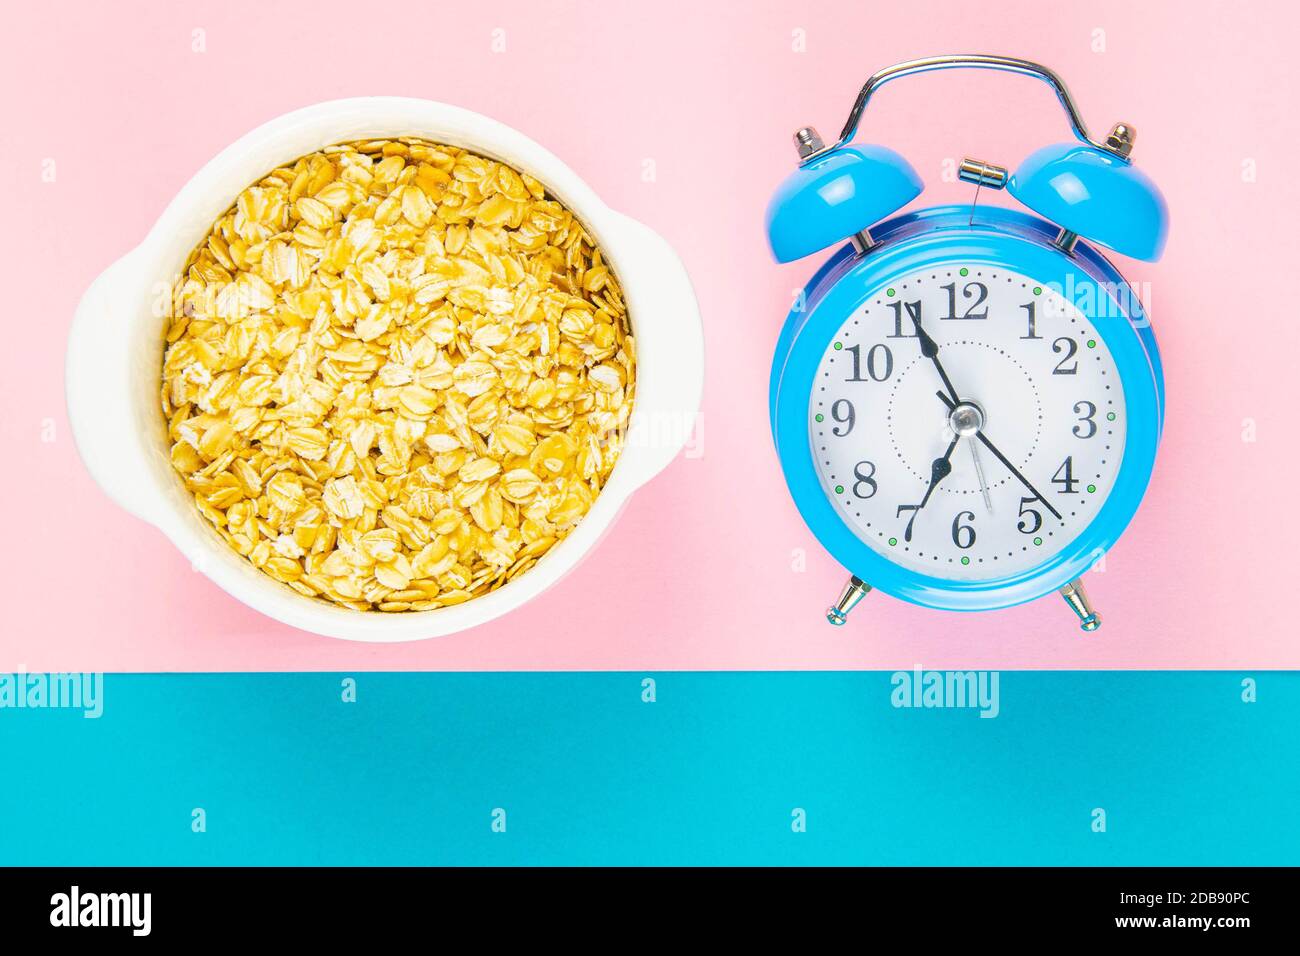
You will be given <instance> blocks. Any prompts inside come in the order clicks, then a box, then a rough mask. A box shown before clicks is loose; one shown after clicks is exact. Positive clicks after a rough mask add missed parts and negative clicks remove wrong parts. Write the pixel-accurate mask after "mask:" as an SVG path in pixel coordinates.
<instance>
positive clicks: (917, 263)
mask: <svg viewBox="0 0 1300 956" xmlns="http://www.w3.org/2000/svg"><path fill="white" fill-rule="evenodd" d="M1016 218H1017V219H1019V218H1021V217H1020V216H1017V217H1016ZM1023 219H1025V220H1031V219H1032V217H1027V216H1026V217H1023ZM1007 225H1008V226H1011V225H1013V223H1011V222H1008V223H1007ZM1086 252H1091V250H1086ZM842 255H844V253H843V250H841V253H840V254H839V255H837V256H836V257H835V259H834V260H833V261H837V262H838V261H842V260H841V256H842ZM1090 260H1091V261H1090ZM941 264H942V265H943V266H944V267H945V268H951V267H956V266H981V265H983V266H989V267H991V268H1002V269H1007V270H1010V271H1015V272H1019V273H1021V274H1023V275H1025V276H1027V277H1030V278H1032V279H1034V281H1036V282H1038V283H1040V284H1041V285H1043V286H1045V287H1049V286H1050V287H1052V288H1054V289H1055V290H1056V291H1064V290H1073V291H1074V295H1073V299H1074V301H1075V305H1076V306H1077V307H1078V308H1079V309H1080V311H1081V312H1083V314H1084V315H1085V316H1087V317H1088V319H1089V320H1090V321H1091V322H1092V323H1093V326H1094V328H1095V329H1096V331H1097V334H1098V335H1099V336H1100V337H1101V338H1102V340H1103V341H1105V343H1106V345H1107V347H1108V348H1109V349H1110V351H1111V354H1112V356H1113V357H1114V359H1115V364H1116V366H1117V368H1118V371H1119V379H1120V384H1121V387H1122V389H1123V394H1124V402H1125V418H1126V419H1127V425H1128V432H1127V436H1126V439H1125V446H1124V455H1123V458H1122V459H1121V461H1120V467H1119V471H1118V472H1117V474H1116V477H1115V484H1114V487H1113V488H1112V490H1111V492H1110V495H1109V496H1108V497H1107V499H1106V501H1105V503H1104V504H1103V505H1102V508H1101V510H1100V511H1099V512H1098V513H1097V514H1096V516H1095V517H1094V518H1093V520H1092V521H1091V522H1089V523H1088V525H1086V526H1085V527H1084V529H1083V530H1082V531H1081V532H1080V533H1079V534H1078V535H1076V536H1075V538H1074V539H1073V540H1072V541H1070V542H1069V543H1068V544H1067V545H1066V546H1065V547H1064V548H1062V549H1061V550H1060V551H1059V552H1057V553H1056V554H1055V555H1053V556H1052V557H1050V558H1048V559H1047V560H1046V561H1045V562H1044V563H1042V564H1040V565H1037V566H1036V567H1034V568H1031V569H1029V570H1027V571H1024V572H1021V573H1018V574H1015V575H1010V576H1007V577H1002V578H994V579H989V580H986V581H951V580H948V579H944V578H939V577H935V576H932V575H926V574H922V573H920V572H917V571H912V570H909V569H906V568H903V567H901V566H899V565H897V564H894V563H893V562H892V561H890V560H889V559H888V558H886V557H884V556H883V555H881V554H880V553H878V552H877V551H875V550H874V549H873V548H871V547H870V546H869V545H867V544H866V543H865V542H864V541H862V539H861V538H859V537H858V536H857V535H856V534H855V533H854V532H853V531H852V530H851V529H850V528H849V527H848V525H847V524H845V522H844V521H843V520H842V519H841V518H840V517H839V515H838V514H837V513H836V511H835V510H834V508H833V507H832V505H831V502H830V499H829V498H828V496H827V495H826V493H825V491H824V490H823V488H822V485H821V482H820V480H819V479H818V477H817V473H816V467H815V464H814V461H813V454H812V444H813V443H812V434H811V424H810V419H811V402H812V394H813V384H814V380H815V378H816V369H817V366H818V364H819V362H820V360H821V358H822V356H823V355H824V354H825V352H826V350H827V349H828V348H830V346H831V343H832V342H833V340H834V338H835V335H836V333H837V332H838V331H839V329H840V327H841V323H842V321H843V318H844V317H845V316H848V315H849V314H851V313H852V312H854V311H855V310H856V309H858V308H859V307H861V305H862V304H863V303H864V302H866V301H867V300H868V299H870V298H872V297H874V296H878V295H883V294H884V290H885V289H886V288H887V287H888V286H889V284H890V283H891V282H896V281H898V280H900V279H902V278H903V277H905V276H907V275H910V274H912V273H915V272H918V271H922V270H924V269H929V268H936V267H938V266H939V265H941ZM1084 266H1089V267H1090V268H1085V267H1084ZM814 282H816V280H814ZM1102 282H1107V283H1115V284H1116V285H1118V286H1122V287H1124V288H1130V287H1129V286H1128V285H1127V282H1126V280H1124V278H1123V277H1122V276H1121V275H1120V274H1119V272H1118V271H1117V270H1115V269H1114V267H1113V266H1110V264H1109V262H1107V261H1106V260H1105V259H1104V258H1102V257H1101V256H1100V255H1099V254H1096V253H1092V254H1091V256H1089V257H1085V256H1082V255H1081V256H1079V257H1078V258H1071V257H1069V256H1066V255H1065V254H1064V253H1062V252H1060V251H1059V250H1057V249H1055V248H1053V247H1052V246H1051V245H1050V244H1049V243H1048V242H1046V241H1044V240H1042V239H1040V238H1038V237H1037V234H1036V232H1035V233H1034V234H1029V235H1026V234H1013V233H1008V232H993V231H977V230H971V231H958V232H954V231H951V230H949V229H935V230H934V231H927V232H922V233H921V234H919V235H916V236H913V237H910V238H906V239H901V240H899V241H898V242H897V244H896V245H892V246H891V247H890V248H885V249H881V250H878V252H877V253H873V254H872V255H869V256H867V257H865V258H864V259H863V260H862V261H861V262H858V263H857V264H855V265H852V266H850V267H849V268H848V271H846V272H845V273H844V274H843V275H842V276H840V277H839V279H838V281H836V282H835V283H834V285H833V286H831V287H830V288H829V289H828V290H827V291H826V292H825V293H824V295H823V296H822V297H821V298H820V299H819V300H818V301H816V302H815V303H812V302H810V303H808V304H809V305H810V306H811V311H810V312H809V314H808V316H807V317H806V318H807V321H806V322H805V323H804V324H803V325H802V327H801V328H799V329H798V331H797V332H796V333H795V337H794V340H793V342H791V344H790V347H789V353H788V355H787V356H784V359H785V361H784V366H783V368H782V369H781V371H780V374H779V377H777V378H776V381H775V383H774V384H775V386H776V389H777V391H776V395H775V402H774V422H773V424H774V433H775V438H776V445H777V452H778V454H779V457H780V460H781V466H782V470H783V471H784V473H785V479H786V484H787V486H788V487H789V490H790V493H791V495H792V497H793V498H794V501H795V505H796V507H797V508H798V509H799V512H800V514H801V515H802V517H803V519H804V521H805V523H806V524H807V525H808V527H809V529H810V530H811V531H812V532H813V534H814V535H815V536H816V537H817V539H818V540H819V541H820V542H821V544H822V545H823V546H824V547H825V548H826V550H827V551H829V552H830V554H831V555H832V556H833V557H834V558H835V559H836V560H837V561H838V562H839V563H840V564H842V565H843V566H844V567H845V568H847V569H848V570H849V571H850V572H851V573H852V574H854V575H856V576H857V577H859V578H861V579H862V580H864V581H866V582H868V583H869V584H870V585H871V586H872V587H873V588H877V589H879V590H880V591H882V592H884V593H885V594H888V595H890V596H892V597H896V598H900V599H902V600H905V601H909V602H911V603H913V604H918V605H922V606H925V607H932V608H939V609H944V610H970V611H974V610H992V609H995V608H1002V607H1011V606H1013V605H1016V604H1022V603H1024V602H1027V601H1032V600H1035V599H1037V598H1039V597H1042V596H1043V595H1045V594H1048V593H1050V592H1051V591H1054V590H1056V589H1057V588H1059V587H1061V585H1063V584H1065V583H1067V582H1069V581H1071V580H1073V579H1075V578H1077V577H1079V576H1080V575H1082V574H1083V573H1084V572H1086V571H1087V570H1088V569H1089V568H1091V567H1092V566H1093V565H1094V564H1095V563H1096V561H1097V559H1098V557H1099V556H1100V555H1103V554H1105V552H1106V551H1108V550H1109V549H1110V547H1111V546H1112V545H1113V544H1114V543H1115V541H1117V540H1118V539H1119V537H1120V535H1121V534H1122V533H1123V532H1124V530H1125V528H1127V527H1128V524H1129V522H1130V521H1131V520H1132V518H1133V516H1134V514H1136V512H1137V508H1138V505H1139V504H1140V503H1141V501H1142V497H1143V495H1144V494H1145V492H1146V488H1147V486H1148V484H1149V482H1150V479H1151V473H1152V470H1153V469H1154V467H1155V457H1156V449H1157V446H1158V445H1159V439H1160V431H1161V426H1162V418H1163V382H1162V381H1161V373H1160V370H1159V358H1158V354H1157V353H1156V352H1155V342H1154V337H1153V336H1151V335H1150V331H1149V324H1148V323H1147V322H1146V319H1145V313H1144V312H1143V311H1142V307H1141V305H1140V304H1139V303H1138V301H1137V297H1136V295H1135V294H1133V293H1132V292H1130V293H1129V294H1128V295H1126V296H1125V298H1127V299H1128V302H1127V303H1124V302H1120V301H1119V300H1118V299H1117V298H1116V297H1115V296H1113V295H1111V294H1110V293H1109V292H1108V291H1107V290H1106V288H1105V287H1104V286H1103V285H1102ZM1103 302H1104V303H1105V304H1106V308H1105V310H1104V311H1105V312H1107V313H1108V314H1107V315H1100V314H1099V313H1100V312H1101V311H1103V310H1102V309H1101V308H1100V306H1101V304H1102V303H1103ZM1126 305H1127V308H1126ZM836 317H838V319H837V318H836ZM1139 329H1146V334H1145V335H1144V334H1141V333H1140V332H1139ZM781 359H782V356H780V355H778V356H777V361H778V362H780V361H781Z"/></svg>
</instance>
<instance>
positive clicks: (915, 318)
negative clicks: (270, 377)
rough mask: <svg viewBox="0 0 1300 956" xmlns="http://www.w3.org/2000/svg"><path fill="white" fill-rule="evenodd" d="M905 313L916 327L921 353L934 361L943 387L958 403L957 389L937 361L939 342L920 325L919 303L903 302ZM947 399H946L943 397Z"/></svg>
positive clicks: (940, 363) (941, 364)
mask: <svg viewBox="0 0 1300 956" xmlns="http://www.w3.org/2000/svg"><path fill="white" fill-rule="evenodd" d="M905 304H906V307H907V314H908V316H909V317H910V318H911V320H912V325H913V326H914V327H915V328H916V337H917V339H918V340H919V341H920V343H921V354H922V355H924V356H925V357H926V358H928V359H929V360H930V361H931V362H933V363H934V367H935V369H936V370H937V371H938V372H939V377H940V378H941V379H943V387H944V388H946V389H947V390H948V394H949V395H950V396H952V402H953V404H954V405H955V404H958V403H960V402H961V399H960V398H958V397H957V389H955V388H953V387H952V379H950V378H948V373H947V372H945V371H944V370H943V363H942V362H940V361H939V344H938V343H937V342H935V340H934V339H932V338H930V333H929V332H927V331H925V329H924V328H922V327H921V303H920V302H908V303H905ZM944 401H947V399H944Z"/></svg>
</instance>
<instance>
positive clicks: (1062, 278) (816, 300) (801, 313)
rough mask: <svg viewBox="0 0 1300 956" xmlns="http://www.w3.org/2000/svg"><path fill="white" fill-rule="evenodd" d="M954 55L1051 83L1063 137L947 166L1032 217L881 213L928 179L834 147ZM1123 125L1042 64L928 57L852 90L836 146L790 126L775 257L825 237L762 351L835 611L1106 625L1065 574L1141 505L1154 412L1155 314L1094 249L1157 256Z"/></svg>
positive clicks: (960, 62) (1077, 576) (812, 247)
mask: <svg viewBox="0 0 1300 956" xmlns="http://www.w3.org/2000/svg"><path fill="white" fill-rule="evenodd" d="M952 68H980V69H995V70H1004V71H1010V72H1013V73H1018V74H1021V75H1025V76H1031V77H1036V78H1038V79H1041V80H1043V81H1045V82H1047V83H1048V84H1049V85H1050V86H1051V87H1052V88H1053V89H1054V90H1055V92H1056V95H1057V98H1058V99H1059V100H1060V102H1061V105H1062V106H1063V107H1064V109H1065V112H1066V114H1067V116H1068V118H1069V121H1070V124H1071V126H1072V127H1073V130H1074V134H1075V136H1076V137H1077V140H1078V141H1077V142H1069V143H1059V144H1055V145H1052V146H1045V147H1043V148H1042V149H1040V150H1038V151H1037V152H1035V153H1033V154H1031V155H1030V156H1029V157H1028V158H1027V159H1026V160H1024V162H1022V163H1021V164H1020V166H1019V167H1018V168H1016V170H1015V171H1014V172H1012V173H1010V174H1009V175H1008V171H1007V170H1006V169H1004V168H1002V167H999V166H995V165H992V164H989V163H984V162H979V161H976V160H972V159H967V160H965V161H964V162H963V163H962V164H961V167H960V170H959V176H960V179H961V180H963V181H965V182H968V183H971V184H973V185H974V186H975V189H976V191H977V193H976V195H978V190H979V189H980V188H992V189H1003V188H1005V189H1006V190H1007V191H1008V192H1009V193H1010V194H1011V195H1012V196H1014V197H1015V198H1016V199H1017V200H1018V201H1019V202H1020V203H1021V204H1022V205H1024V206H1026V207H1027V208H1028V209H1029V210H1030V212H1022V211H1020V210H1015V209H1003V208H979V207H977V206H976V205H974V204H972V205H971V206H939V207H932V208H928V209H920V210H917V211H914V212H910V213H907V214H905V215H901V216H896V217H895V218H892V219H887V218H886V217H888V216H890V215H891V214H893V213H895V212H897V211H898V210H899V209H901V208H902V207H903V206H905V205H906V204H908V203H909V202H911V201H912V200H913V199H915V198H916V197H917V196H918V195H920V193H921V190H922V183H921V180H920V178H919V177H918V176H917V174H916V172H915V171H914V170H913V169H912V167H911V166H910V165H909V164H908V162H907V161H906V160H905V159H903V157H902V156H900V155H899V154H898V153H896V152H895V151H893V150H892V149H888V148H886V147H884V146H868V145H861V144H859V145H851V142H852V140H853V138H854V135H855V134H856V132H857V129H858V124H859V121H860V120H861V118H862V114H863V111H864V110H865V109H866V107H867V103H868V101H869V100H870V98H871V95H872V94H873V93H874V92H875V91H876V90H877V89H878V88H879V87H881V86H883V85H884V84H885V83H887V82H889V81H890V80H894V79H897V78H899V77H903V76H910V75H912V74H916V73H921V72H926V71H929V70H941V69H952ZM1134 137H1135V134H1134V130H1133V127H1131V126H1129V125H1127V124H1118V125H1116V126H1115V127H1114V128H1113V129H1112V130H1111V132H1110V134H1109V135H1108V136H1107V137H1106V139H1105V140H1104V141H1098V140H1094V139H1092V138H1091V137H1090V136H1089V135H1088V131H1087V128H1086V127H1085V126H1084V123H1083V120H1082V119H1081V117H1080V115H1079V111H1078V109H1077V108H1076V107H1075V103H1074V100H1073V99H1072V98H1071V96H1070V93H1069V91H1068V90H1067V89H1066V86H1065V84H1064V83H1063V82H1062V81H1061V79H1060V77H1058V76H1057V75H1056V74H1055V73H1054V72H1052V71H1051V70H1049V69H1047V68H1046V67H1044V66H1041V65H1039V64H1037V63H1031V62H1029V61H1027V60H1019V59H1013V58H1009V57H1002V56H982V55H971V56H941V57H931V58H928V59H922V60H913V61H909V62H906V63H900V64H897V65H895V66H891V67H889V68H887V69H885V70H882V71H880V72H878V73H876V74H875V75H874V76H872V77H871V78H870V79H869V80H868V81H867V82H866V84H865V85H864V86H863V87H862V90H861V92H860V93H859V94H858V97H857V100H856V101H855V102H854V105H853V109H852V111H851V112H850V114H849V118H848V122H847V123H846V124H845V126H844V130H843V132H842V133H841V134H840V138H839V141H838V142H836V143H835V144H833V145H830V146H827V145H825V144H824V143H823V141H822V140H821V138H820V137H819V136H818V134H817V131H816V130H815V129H812V128H811V127H808V128H804V129H801V130H799V131H798V132H797V133H796V134H795V145H796V147H797V149H798V152H799V167H798V169H797V170H796V171H795V172H794V173H792V174H791V175H790V176H789V177H788V178H787V179H786V180H785V182H784V183H782V184H781V186H780V188H779V189H778V190H777V192H776V195H775V196H774V197H773V199H772V201H771V204H770V205H769V206H768V211H767V228H768V239H769V242H770V244H771V248H772V252H773V254H774V256H775V257H776V259H777V260H778V261H779V262H790V261H792V260H795V259H800V258H802V257H804V256H808V255H811V254H813V253H815V252H818V251H820V250H823V249H829V248H832V247H838V248H836V251H835V252H834V254H833V255H832V256H831V257H830V259H829V260H828V261H827V262H826V263H825V264H824V265H822V267H821V268H820V269H819V270H818V271H817V273H816V275H814V276H813V278H812V280H811V281H810V282H809V283H808V284H807V286H806V287H805V288H804V289H803V291H802V293H801V294H800V296H799V297H798V299H797V301H796V302H795V305H794V308H793V309H792V310H791V312H790V314H789V316H788V318H787V319H786V322H785V326H784V327H783V329H782V330H781V335H780V338H779V340H778V343H777V347H776V355H775V358H774V360H773V363H772V376H771V386H770V396H769V405H770V409H769V411H770V415H771V426H772V435H773V438H774V440H775V443H776V448H777V452H778V454H779V456H780V460H781V467H782V469H783V470H784V473H785V479H786V483H787V484H788V486H789V489H790V493H791V495H792V496H793V498H794V501H795V504H796V505H797V506H798V508H799V511H800V513H801V515H802V516H803V518H804V520H805V521H806V522H807V524H808V526H809V528H810V529H811V530H812V532H813V534H815V535H816V536H817V539H818V540H819V541H820V542H821V543H822V544H823V545H824V546H825V547H826V549H827V550H828V551H829V552H830V553H831V554H832V555H833V556H834V557H835V558H836V559H837V560H838V561H839V562H840V563H841V564H843V565H844V567H845V568H846V569H848V571H849V572H850V575H851V577H850V578H849V582H848V584H846V585H845V587H844V588H843V590H842V592H841V594H840V596H839V599H838V600H837V601H836V602H835V604H834V605H833V606H832V607H831V608H830V609H829V610H828V611H827V619H828V620H829V621H830V622H831V623H832V624H843V623H844V622H845V620H846V617H847V615H848V613H849V611H850V610H851V609H852V608H853V607H854V606H855V605H857V604H858V603H859V602H860V601H861V600H862V598H863V597H864V596H865V595H866V594H867V593H868V592H869V591H871V590H872V589H873V588H876V589H879V590H881V591H883V592H885V593H886V594H890V595H893V596H894V597H897V598H902V599H904V600H906V601H911V602H913V603H916V604H920V605H924V606H927V607H933V608H942V609H948V610H963V611H972V610H987V609H992V608H1000V607H1007V606H1010V605H1013V604H1019V603H1021V602H1024V601H1030V600H1033V599H1035V598H1038V597H1041V596H1043V595H1045V594H1047V593H1049V592H1051V591H1059V592H1060V593H1061V594H1062V595H1063V596H1064V598H1065V599H1066V601H1067V602H1068V603H1069V605H1070V607H1071V608H1072V609H1073V610H1074V612H1075V613H1076V614H1077V615H1078V618H1079V620H1080V622H1081V626H1082V627H1083V629H1084V630H1085V631H1092V630H1095V629H1096V628H1097V627H1098V626H1100V623H1101V617H1100V615H1099V614H1098V613H1097V612H1096V611H1095V610H1094V609H1093V607H1092V605H1091V602H1090V601H1089V599H1088V596H1087V593H1086V592H1085V590H1084V588H1083V584H1082V582H1081V576H1082V575H1083V573H1084V572H1085V571H1087V570H1088V569H1089V568H1090V567H1092V566H1093V564H1094V563H1095V562H1096V561H1097V560H1098V558H1099V557H1100V556H1101V555H1103V554H1104V553H1105V552H1106V550H1107V549H1108V548H1109V547H1110V546H1111V545H1112V544H1113V543H1114V542H1115V541H1116V539H1118V538H1119V536H1120V534H1121V533H1122V532H1123V531H1124V529H1125V527H1126V526H1127V525H1128V523H1129V521H1130V519H1132V517H1133V515H1134V513H1135V512H1136V510H1137V507H1138V503H1139V502H1140V501H1141V500H1142V496H1143V493H1144V492H1145V490H1146V487H1147V484H1148V482H1149V480H1150V478H1151V471H1152V467H1153V466H1154V464H1155V456H1156V446H1157V445H1158V443H1159V440H1160V432H1161V428H1162V425H1163V416H1164V379H1163V376H1162V373H1161V368H1160V355H1159V352H1158V350H1157V348H1156V340H1155V336H1154V334H1153V333H1152V330H1151V326H1150V322H1149V321H1148V319H1147V316H1146V313H1145V312H1144V311H1143V308H1142V306H1141V304H1140V302H1139V301H1138V297H1137V295H1136V294H1135V293H1134V291H1133V289H1132V287H1131V286H1130V284H1129V283H1128V282H1127V281H1126V280H1125V279H1124V277H1123V276H1121V275H1120V273H1119V271H1118V270H1117V269H1116V268H1115V266H1114V265H1112V264H1111V263H1110V262H1109V261H1108V260H1107V259H1106V257H1105V256H1104V255H1103V254H1102V252H1101V251H1100V250H1101V249H1103V248H1104V249H1109V250H1113V251H1115V252H1118V253H1120V254H1122V255H1126V256H1131V257H1133V258H1137V259H1145V260H1155V259H1157V258H1159V256H1160V254H1161V252H1162V250H1163V248H1164V244H1165V237H1166V235H1167V232H1168V223H1169V219H1168V212H1167V209H1166V206H1165V201H1164V198H1163V197H1162V196H1161V194H1160V191H1159V190H1158V189H1157V188H1156V186H1155V184H1154V183H1152V181H1151V180H1150V179H1149V178H1148V177H1147V176H1146V175H1145V174H1143V173H1142V172H1141V171H1140V170H1139V169H1137V168H1136V167H1135V166H1134V165H1133V162H1132V157H1131V155H1130V154H1131V152H1132V149H1133V142H1134Z"/></svg>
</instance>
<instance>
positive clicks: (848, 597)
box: [826, 576, 871, 627]
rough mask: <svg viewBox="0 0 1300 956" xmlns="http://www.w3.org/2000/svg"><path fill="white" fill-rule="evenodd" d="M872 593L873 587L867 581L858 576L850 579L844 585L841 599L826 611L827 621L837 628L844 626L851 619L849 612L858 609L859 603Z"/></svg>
mask: <svg viewBox="0 0 1300 956" xmlns="http://www.w3.org/2000/svg"><path fill="white" fill-rule="evenodd" d="M870 591H871V585H870V584H868V583H867V582H866V581H863V580H862V579H861V578H859V577H856V576H855V577H851V578H849V583H848V584H846V585H844V590H843V591H841V592H840V599H839V600H838V601H836V602H835V604H834V605H833V606H832V607H829V608H827V609H826V620H828V621H830V622H831V623H832V624H834V625H835V626H836V627H840V626H842V625H843V624H844V622H845V621H847V620H848V619H849V612H850V611H852V610H853V609H854V608H855V607H857V606H858V602H859V601H861V600H862V599H863V598H864V597H866V596H867V594H868V592H870Z"/></svg>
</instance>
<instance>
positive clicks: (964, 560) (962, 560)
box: [961, 554, 970, 564]
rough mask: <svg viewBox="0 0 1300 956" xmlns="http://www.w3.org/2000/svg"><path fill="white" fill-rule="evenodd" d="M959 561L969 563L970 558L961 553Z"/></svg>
mask: <svg viewBox="0 0 1300 956" xmlns="http://www.w3.org/2000/svg"><path fill="white" fill-rule="evenodd" d="M961 563H962V564H970V558H968V557H966V555H964V554H963V555H962V556H961Z"/></svg>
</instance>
